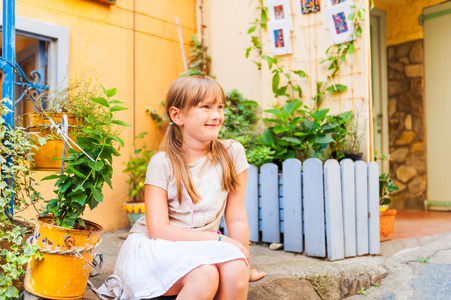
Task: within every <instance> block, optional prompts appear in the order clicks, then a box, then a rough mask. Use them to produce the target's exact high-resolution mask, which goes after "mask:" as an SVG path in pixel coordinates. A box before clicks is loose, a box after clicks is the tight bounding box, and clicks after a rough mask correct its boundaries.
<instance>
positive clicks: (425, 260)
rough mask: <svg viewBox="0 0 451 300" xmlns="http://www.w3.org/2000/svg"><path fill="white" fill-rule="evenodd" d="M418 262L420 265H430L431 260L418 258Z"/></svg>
mask: <svg viewBox="0 0 451 300" xmlns="http://www.w3.org/2000/svg"><path fill="white" fill-rule="evenodd" d="M416 261H417V262H419V263H420V264H427V263H429V259H427V258H418V259H417V260H416Z"/></svg>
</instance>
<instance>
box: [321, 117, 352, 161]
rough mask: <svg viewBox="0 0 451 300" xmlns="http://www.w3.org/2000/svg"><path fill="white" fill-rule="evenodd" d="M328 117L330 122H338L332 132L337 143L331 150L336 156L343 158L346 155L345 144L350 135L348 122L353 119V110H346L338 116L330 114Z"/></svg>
mask: <svg viewBox="0 0 451 300" xmlns="http://www.w3.org/2000/svg"><path fill="white" fill-rule="evenodd" d="M327 118H328V121H329V122H331V123H333V122H335V123H337V124H338V126H337V127H335V130H334V131H333V132H332V138H333V139H334V140H335V143H334V144H333V145H332V147H331V148H330V152H331V153H333V154H334V157H335V158H342V157H343V156H344V151H343V145H344V143H345V139H346V137H347V136H348V131H347V128H346V124H347V123H348V122H349V121H350V120H351V119H352V111H345V112H343V113H341V114H339V115H337V116H328V117H327Z"/></svg>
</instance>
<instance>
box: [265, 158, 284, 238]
mask: <svg viewBox="0 0 451 300" xmlns="http://www.w3.org/2000/svg"><path fill="white" fill-rule="evenodd" d="M260 188H261V207H262V214H261V217H262V239H263V241H264V242H270V243H280V219H279V169H278V168H277V165H275V164H272V163H268V164H264V165H263V166H262V167H261V168H260Z"/></svg>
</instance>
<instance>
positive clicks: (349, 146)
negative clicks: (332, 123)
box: [341, 116, 363, 161]
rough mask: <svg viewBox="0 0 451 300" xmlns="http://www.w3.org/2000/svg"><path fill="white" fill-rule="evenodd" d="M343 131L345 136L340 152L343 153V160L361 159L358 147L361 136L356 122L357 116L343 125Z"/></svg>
mask: <svg viewBox="0 0 451 300" xmlns="http://www.w3.org/2000/svg"><path fill="white" fill-rule="evenodd" d="M345 130H346V132H347V135H346V136H344V138H343V143H342V144H341V150H342V151H343V158H350V159H352V160H353V161H357V160H360V159H362V152H360V145H361V143H362V140H363V135H362V134H361V132H360V126H359V123H358V121H357V116H354V117H353V118H350V119H349V120H348V121H347V122H346V123H345Z"/></svg>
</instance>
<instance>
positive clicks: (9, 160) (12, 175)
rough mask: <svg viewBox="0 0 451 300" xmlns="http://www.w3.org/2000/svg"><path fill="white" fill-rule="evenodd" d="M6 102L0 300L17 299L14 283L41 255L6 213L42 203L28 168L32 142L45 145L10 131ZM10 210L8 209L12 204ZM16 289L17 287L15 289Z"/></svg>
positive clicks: (0, 162)
mask: <svg viewBox="0 0 451 300" xmlns="http://www.w3.org/2000/svg"><path fill="white" fill-rule="evenodd" d="M7 105H12V102H11V101H10V100H9V99H3V100H2V101H1V106H0V108H1V114H0V154H1V156H0V169H1V172H0V191H1V193H0V299H13V298H18V297H19V290H18V289H17V287H16V286H17V282H18V280H20V279H21V277H22V276H23V275H24V274H25V270H24V267H23V266H24V264H26V263H28V262H29V261H30V260H31V258H32V257H35V258H36V259H39V258H40V257H41V256H42V255H41V253H40V252H39V251H38V248H37V246H33V245H30V244H27V243H26V242H25V238H26V237H27V236H28V235H30V234H32V233H33V231H32V227H31V226H29V225H28V224H26V223H23V222H20V221H18V220H15V219H13V218H12V217H13V216H14V215H13V216H11V215H7V214H6V212H7V211H9V212H11V210H10V209H11V208H13V213H14V214H15V215H16V214H17V213H18V212H20V211H22V210H23V209H25V208H27V207H28V206H30V205H33V206H34V205H35V204H36V203H37V202H38V201H40V200H41V199H42V197H41V195H40V193H39V192H38V191H37V190H36V187H37V185H38V183H37V182H36V181H35V180H34V178H33V174H34V173H33V171H32V170H31V168H30V164H32V162H33V152H32V150H33V148H36V145H35V140H37V141H38V142H40V143H41V144H44V143H45V142H46V140H45V138H35V137H34V136H35V134H33V133H30V132H26V131H25V130H24V129H23V128H21V127H17V128H16V129H15V130H13V129H12V128H11V127H10V125H9V124H7V123H6V122H5V120H4V119H3V116H4V115H6V114H8V113H10V112H11V111H10V110H9V109H8V106H7ZM11 199H12V200H13V201H12V205H13V207H11V204H10V203H11V201H10V200H11ZM15 285H16V286H15Z"/></svg>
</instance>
